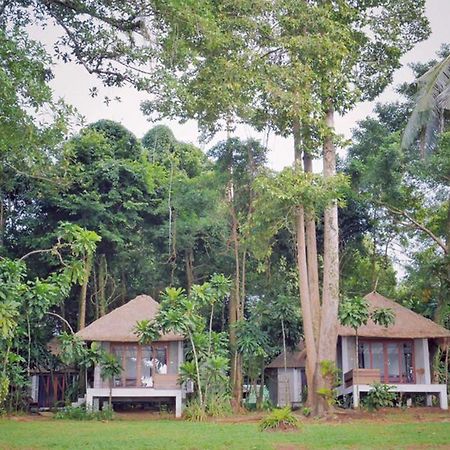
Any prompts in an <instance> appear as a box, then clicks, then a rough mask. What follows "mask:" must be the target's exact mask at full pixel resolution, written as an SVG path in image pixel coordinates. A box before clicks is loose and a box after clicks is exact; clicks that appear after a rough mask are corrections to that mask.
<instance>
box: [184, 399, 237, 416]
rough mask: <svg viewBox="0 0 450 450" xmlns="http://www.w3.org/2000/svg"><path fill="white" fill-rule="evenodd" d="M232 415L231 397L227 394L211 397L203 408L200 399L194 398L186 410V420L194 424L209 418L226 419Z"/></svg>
mask: <svg viewBox="0 0 450 450" xmlns="http://www.w3.org/2000/svg"><path fill="white" fill-rule="evenodd" d="M232 414H233V409H232V407H231V401H230V397H229V396H228V395H226V394H223V395H220V394H215V395H211V396H210V397H209V398H208V400H207V403H206V405H204V406H203V407H201V406H200V402H199V400H198V398H194V399H192V400H191V401H190V402H189V403H188V404H187V405H186V408H185V409H184V418H185V419H186V420H190V421H192V422H202V421H203V420H205V419H206V418H207V417H226V416H231V415H232Z"/></svg>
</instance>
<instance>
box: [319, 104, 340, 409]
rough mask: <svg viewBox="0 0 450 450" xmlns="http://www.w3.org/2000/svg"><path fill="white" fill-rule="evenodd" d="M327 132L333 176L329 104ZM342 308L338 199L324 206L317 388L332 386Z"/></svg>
mask: <svg viewBox="0 0 450 450" xmlns="http://www.w3.org/2000/svg"><path fill="white" fill-rule="evenodd" d="M330 103H331V102H330ZM326 125H327V127H328V133H329V134H328V135H327V137H326V138H325V141H324V147H323V176H324V178H328V177H332V176H334V175H335V174H336V149H335V146H334V142H333V131H334V110H333V107H332V106H331V104H330V106H329V108H328V110H327V112H326ZM338 308H339V235H338V210H337V202H336V201H333V203H332V204H331V205H329V206H328V207H327V208H325V212H324V256H323V289H322V310H321V320H320V335H319V347H318V359H317V363H318V364H317V367H316V374H315V375H316V377H315V380H316V385H315V388H316V389H332V386H330V382H329V380H327V379H326V378H325V377H324V376H323V374H322V373H321V370H320V367H319V364H320V361H325V360H328V361H333V362H335V361H336V345H337V328H338ZM317 400H318V401H317V403H316V408H315V409H316V410H315V414H316V415H321V414H323V413H324V412H326V411H327V410H328V409H329V405H328V403H327V402H326V400H325V399H324V398H323V397H319V398H318V399H317Z"/></svg>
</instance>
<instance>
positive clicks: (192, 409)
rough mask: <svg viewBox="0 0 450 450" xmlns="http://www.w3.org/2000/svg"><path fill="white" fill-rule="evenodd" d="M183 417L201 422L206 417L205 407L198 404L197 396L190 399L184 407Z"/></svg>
mask: <svg viewBox="0 0 450 450" xmlns="http://www.w3.org/2000/svg"><path fill="white" fill-rule="evenodd" d="M183 415H184V418H185V419H186V420H189V421H192V422H202V421H203V420H205V419H206V417H207V414H206V411H205V408H204V407H202V406H201V405H200V402H199V400H198V399H197V398H195V399H192V400H191V401H190V402H189V403H188V404H187V405H186V408H184V413H183Z"/></svg>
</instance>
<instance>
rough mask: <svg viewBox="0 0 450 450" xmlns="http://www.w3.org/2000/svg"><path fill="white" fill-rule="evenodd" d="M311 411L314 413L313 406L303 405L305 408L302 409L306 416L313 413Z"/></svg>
mask: <svg viewBox="0 0 450 450" xmlns="http://www.w3.org/2000/svg"><path fill="white" fill-rule="evenodd" d="M311 413H312V410H311V408H309V407H308V406H304V407H303V409H302V414H303V415H304V416H305V417H309V416H310V415H311Z"/></svg>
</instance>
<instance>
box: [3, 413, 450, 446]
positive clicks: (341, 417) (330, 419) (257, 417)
mask: <svg viewBox="0 0 450 450" xmlns="http://www.w3.org/2000/svg"><path fill="white" fill-rule="evenodd" d="M266 415H267V412H264V411H263V412H249V413H244V414H239V415H233V416H229V417H220V418H211V419H208V420H207V421H208V422H212V423H220V424H221V423H224V424H225V423H229V424H242V423H255V424H256V423H259V422H260V421H261V420H262V419H263V418H264V417H265V416H266ZM296 415H297V417H298V419H299V420H300V421H301V422H302V423H304V424H308V423H327V424H329V425H339V424H341V423H351V422H357V421H364V422H372V423H384V422H386V423H387V422H389V423H408V422H416V423H417V422H424V423H426V422H450V412H449V411H442V410H441V409H439V408H425V407H423V408H408V409H405V410H404V409H400V408H387V409H381V410H379V411H374V412H369V411H365V410H352V409H337V410H336V411H335V412H334V413H333V414H331V415H329V416H327V417H322V418H319V419H318V418H313V417H304V416H303V415H302V414H301V413H300V412H299V411H297V412H296ZM115 417H116V419H117V420H131V421H135V420H136V421H144V420H165V419H167V420H182V419H175V416H174V414H171V413H160V412H156V411H120V412H117V413H115ZM7 418H8V419H9V420H14V421H17V422H32V421H44V420H53V413H50V412H43V413H41V414H29V415H26V414H24V415H17V416H8V417H7ZM299 448H300V447H299Z"/></svg>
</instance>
